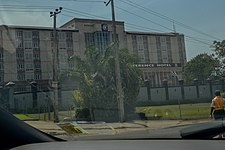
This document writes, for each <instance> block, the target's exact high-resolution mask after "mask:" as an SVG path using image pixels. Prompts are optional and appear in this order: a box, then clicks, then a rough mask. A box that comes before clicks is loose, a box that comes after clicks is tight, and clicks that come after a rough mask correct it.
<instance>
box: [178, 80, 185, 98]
mask: <svg viewBox="0 0 225 150" xmlns="http://www.w3.org/2000/svg"><path fill="white" fill-rule="evenodd" d="M179 85H180V88H181V97H182V99H185V97H184V80H183V79H180V80H179Z"/></svg>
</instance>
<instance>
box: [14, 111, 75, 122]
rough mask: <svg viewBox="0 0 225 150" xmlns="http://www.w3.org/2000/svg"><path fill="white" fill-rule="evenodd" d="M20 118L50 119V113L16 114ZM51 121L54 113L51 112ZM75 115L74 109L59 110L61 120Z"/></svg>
mask: <svg viewBox="0 0 225 150" xmlns="http://www.w3.org/2000/svg"><path fill="white" fill-rule="evenodd" d="M14 116H16V117H17V118H18V119H20V120H30V119H38V120H48V113H40V114H26V115H24V114H14ZM50 116H51V121H53V118H54V114H53V112H51V113H50ZM72 116H74V111H60V112H59V120H60V121H61V120H63V119H64V118H66V117H72Z"/></svg>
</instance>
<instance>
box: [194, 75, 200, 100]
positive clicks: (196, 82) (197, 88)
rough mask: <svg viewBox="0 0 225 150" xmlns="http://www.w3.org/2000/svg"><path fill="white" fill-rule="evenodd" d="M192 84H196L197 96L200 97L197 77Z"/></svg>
mask: <svg viewBox="0 0 225 150" xmlns="http://www.w3.org/2000/svg"><path fill="white" fill-rule="evenodd" d="M194 85H195V86H196V92H197V98H200V96H199V83H198V79H194Z"/></svg>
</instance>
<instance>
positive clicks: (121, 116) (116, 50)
mask: <svg viewBox="0 0 225 150" xmlns="http://www.w3.org/2000/svg"><path fill="white" fill-rule="evenodd" d="M110 2H111V10H112V27H113V50H114V55H115V74H116V87H117V102H118V110H119V121H120V122H124V121H125V113H124V93H123V88H122V83H121V74H120V63H119V45H118V40H117V36H116V21H115V10H114V0H109V1H108V3H106V6H108V5H109V3H110Z"/></svg>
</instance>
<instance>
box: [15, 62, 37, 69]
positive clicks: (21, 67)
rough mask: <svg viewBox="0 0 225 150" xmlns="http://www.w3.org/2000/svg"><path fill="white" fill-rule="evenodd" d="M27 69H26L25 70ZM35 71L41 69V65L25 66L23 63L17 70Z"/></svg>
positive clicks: (31, 64)
mask: <svg viewBox="0 0 225 150" xmlns="http://www.w3.org/2000/svg"><path fill="white" fill-rule="evenodd" d="M24 67H26V68H24ZM34 69H36V70H37V69H41V64H39V63H35V64H33V63H27V64H25V65H24V64H23V63H20V64H17V70H26V71H33V70H34Z"/></svg>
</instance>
